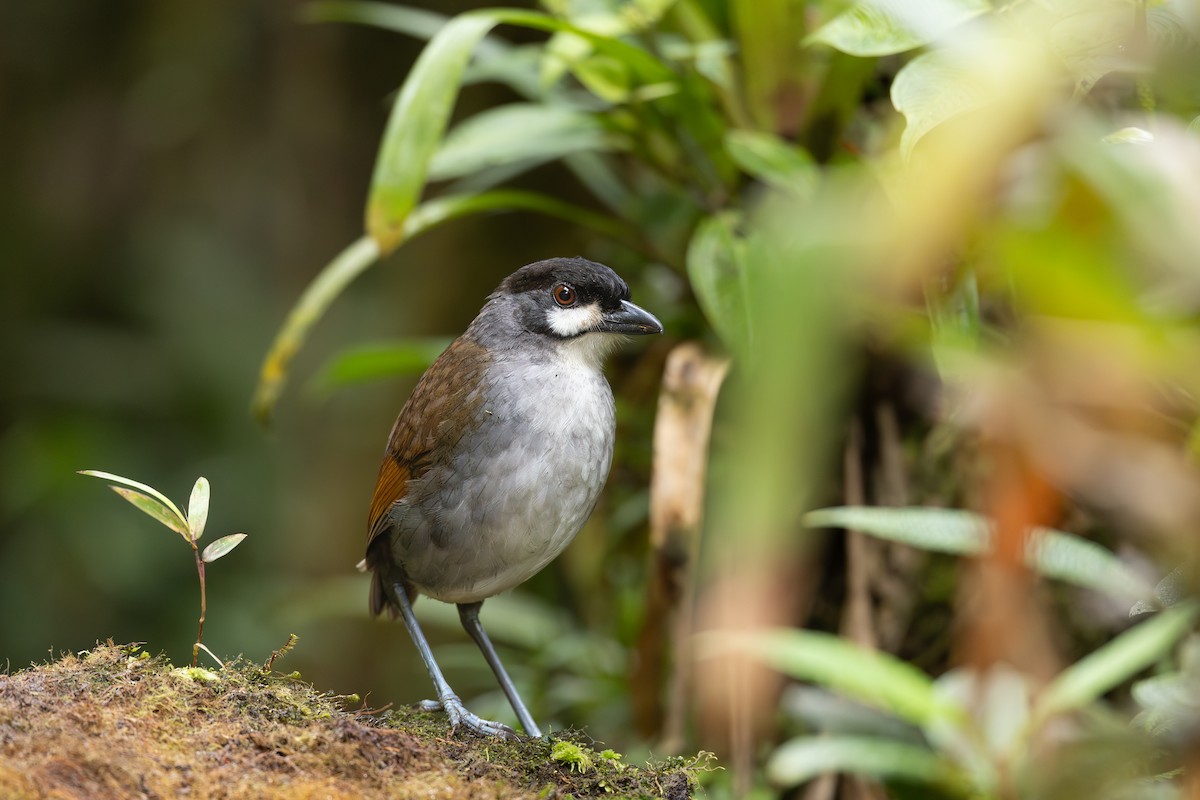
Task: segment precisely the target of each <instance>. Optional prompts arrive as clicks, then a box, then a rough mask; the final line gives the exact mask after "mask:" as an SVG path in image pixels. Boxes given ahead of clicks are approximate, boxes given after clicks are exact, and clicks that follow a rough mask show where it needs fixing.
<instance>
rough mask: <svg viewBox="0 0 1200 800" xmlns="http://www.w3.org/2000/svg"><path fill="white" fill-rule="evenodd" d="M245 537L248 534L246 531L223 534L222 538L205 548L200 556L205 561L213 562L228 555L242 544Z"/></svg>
mask: <svg viewBox="0 0 1200 800" xmlns="http://www.w3.org/2000/svg"><path fill="white" fill-rule="evenodd" d="M245 538H246V534H244V533H231V534H230V535H228V536H222V537H221V538H220V539H217V540H216V541H215V542H213V543H212V544H210V545H209V546H208V547H206V548H204V552H203V553H201V554H200V558H201V559H203V560H204V562H205V563H207V564H211V563H212V562H214V561H216V560H217V559H218V558H221V557H222V556H225V555H228V554H229V553H230V551H232V550H233V548H235V547H237V546H238V545H239V544H241V543H242V540H243V539H245Z"/></svg>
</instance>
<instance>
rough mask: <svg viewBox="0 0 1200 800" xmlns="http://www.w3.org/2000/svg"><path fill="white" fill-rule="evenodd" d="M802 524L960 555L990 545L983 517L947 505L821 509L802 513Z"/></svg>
mask: <svg viewBox="0 0 1200 800" xmlns="http://www.w3.org/2000/svg"><path fill="white" fill-rule="evenodd" d="M804 524H806V525H808V526H810V527H813V528H846V529H847V530H856V531H862V532H863V533H866V534H869V535H871V536H876V537H878V538H880V539H888V540H891V541H894V542H903V543H904V544H907V545H910V546H911V547H916V548H918V549H921V550H932V551H934V552H937V553H952V554H954V555H962V556H974V555H980V554H981V553H984V552H986V551H987V549H988V547H989V546H990V543H989V537H990V533H989V529H988V524H987V521H986V520H984V519H983V517H980V516H979V515H978V514H972V513H970V512H968V511H957V510H954V509H949V508H882V507H868V506H842V507H837V508H822V509H819V510H817V511H812V512H809V513H808V514H805V515H804Z"/></svg>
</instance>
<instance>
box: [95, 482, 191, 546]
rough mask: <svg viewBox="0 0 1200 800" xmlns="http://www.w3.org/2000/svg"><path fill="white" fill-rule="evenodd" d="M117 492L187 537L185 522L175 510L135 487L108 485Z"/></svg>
mask: <svg viewBox="0 0 1200 800" xmlns="http://www.w3.org/2000/svg"><path fill="white" fill-rule="evenodd" d="M109 488H110V489H112V490H113V491H114V492H116V493H117V494H119V495H121V497H124V498H125V499H126V500H128V501H129V502H130V503H132V504H133V505H135V506H137V508H139V509H140V510H142V511H144V512H145V513H147V514H149V515H150V516H152V517H154V518H155V519H156V520H158V521H159V522H161V523H162V524H163V525H166V526H167V527H168V528H170V529H171V530H173V531H175V532H176V533H178V534H179V535H180V536H182V537H183V538H184V539H187V538H188V529H187V522H185V521H184V520H182V519H180V518H179V517H178V515H176V514H175V512H173V511H171V509H169V508H167V507H166V506H164V505H163V504H162V503H160V502H158V501H157V500H155V499H154V498H153V497H151V496H150V495H147V494H142V493H141V492H139V491H137V490H136V489H127V488H125V487H124V486H110V487H109Z"/></svg>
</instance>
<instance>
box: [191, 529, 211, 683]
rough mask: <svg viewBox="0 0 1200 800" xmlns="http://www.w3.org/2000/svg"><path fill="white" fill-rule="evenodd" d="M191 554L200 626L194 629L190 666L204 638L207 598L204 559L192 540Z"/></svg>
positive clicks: (194, 660)
mask: <svg viewBox="0 0 1200 800" xmlns="http://www.w3.org/2000/svg"><path fill="white" fill-rule="evenodd" d="M192 555H194V556H195V557H196V574H197V575H199V576H200V627H199V628H198V629H197V630H196V643H195V644H194V645H192V666H193V667H194V666H196V658H197V657H198V656H199V655H200V647H201V645H200V640H201V639H202V638H204V617H205V616H206V615H207V614H208V599H207V597H206V596H205V591H204V559H202V558H201V557H200V548H198V547H196V543H195V542H192Z"/></svg>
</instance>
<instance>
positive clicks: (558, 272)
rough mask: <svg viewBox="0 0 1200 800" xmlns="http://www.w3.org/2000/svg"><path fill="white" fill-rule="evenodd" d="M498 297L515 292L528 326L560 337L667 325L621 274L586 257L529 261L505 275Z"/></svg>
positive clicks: (519, 312) (653, 330)
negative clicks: (633, 294)
mask: <svg viewBox="0 0 1200 800" xmlns="http://www.w3.org/2000/svg"><path fill="white" fill-rule="evenodd" d="M492 297H493V298H498V297H509V298H511V299H512V300H513V301H514V302H515V305H516V313H517V317H518V321H519V323H520V324H521V326H522V327H523V328H524V329H525V330H527V331H530V332H532V333H538V334H542V335H544V336H549V337H552V338H556V339H573V338H576V337H579V336H583V335H584V334H588V333H617V334H631V335H639V334H647V333H662V330H663V328H662V323H660V322H659V321H658V320H657V319H655V318H654V315H653V314H651V313H649V312H648V311H646V310H645V309H642V308H640V307H638V306H636V305H634V304H633V303H631V302H629V287H628V286H627V285H626V284H625V281H623V280H621V276H619V275H618V274H617V273H615V272H613V271H612V270H611V269H609V268H608V267H606V266H604V265H603V264H597V263H596V262H595V261H588V260H587V259H585V258H551V259H547V260H545V261H537V262H534V263H533V264H527V265H526V266H524V267H521V268H520V269H519V270H517V271H516V272H514V273H513V274H511V275H509V276H508V277H507V278H505V279H504V280H503V282H501V284H500V286H499V287H497V289H496V292H495V293H494V294H493V295H492Z"/></svg>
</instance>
